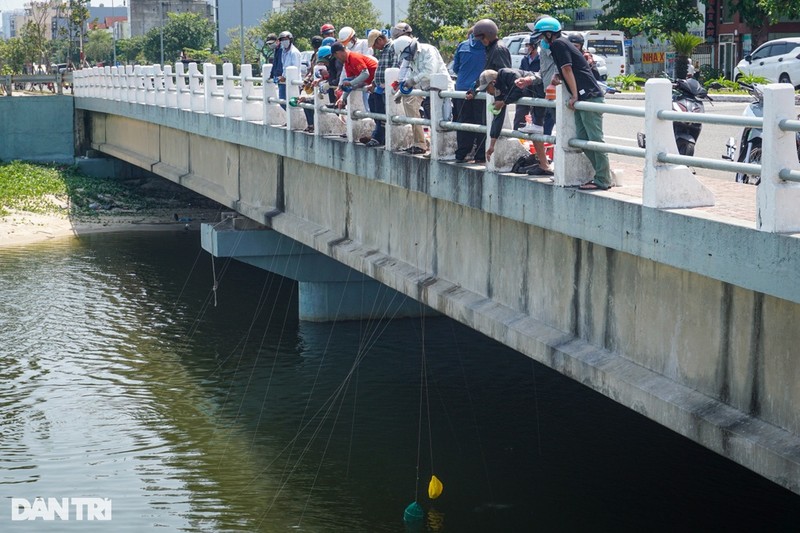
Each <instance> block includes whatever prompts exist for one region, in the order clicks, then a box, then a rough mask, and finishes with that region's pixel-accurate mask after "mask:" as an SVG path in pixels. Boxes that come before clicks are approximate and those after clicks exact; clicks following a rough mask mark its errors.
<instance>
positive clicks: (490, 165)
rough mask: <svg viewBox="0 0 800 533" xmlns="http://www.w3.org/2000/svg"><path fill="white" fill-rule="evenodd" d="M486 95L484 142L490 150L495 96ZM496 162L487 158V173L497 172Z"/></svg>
mask: <svg viewBox="0 0 800 533" xmlns="http://www.w3.org/2000/svg"><path fill="white" fill-rule="evenodd" d="M485 94H486V110H485V111H484V114H485V115H486V141H484V142H485V144H484V146H486V149H488V148H489V146H490V143H491V142H492V138H491V135H490V132H491V130H492V120H494V113H492V108H493V107H494V96H492V95H491V94H489V93H485ZM558 131H559V133H560V132H561V130H558ZM499 141H500V139H498V142H499ZM496 160H497V158H495V157H487V158H486V172H494V171H495V170H496V167H495V165H494V163H495V161H496Z"/></svg>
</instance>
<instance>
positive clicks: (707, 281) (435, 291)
mask: <svg viewBox="0 0 800 533" xmlns="http://www.w3.org/2000/svg"><path fill="white" fill-rule="evenodd" d="M76 107H77V108H78V109H80V110H81V112H82V113H84V114H85V116H86V119H87V120H86V121H85V124H87V132H88V136H89V138H90V141H91V144H92V146H93V147H94V148H95V149H97V150H99V151H102V152H104V153H106V154H108V155H111V156H113V157H116V158H119V159H122V160H124V161H127V162H128V163H131V164H134V165H137V166H139V167H142V168H146V169H148V170H151V171H153V172H155V173H157V174H159V175H162V176H164V177H166V178H168V179H171V180H173V181H176V182H178V183H181V184H183V185H185V186H187V187H189V188H191V189H193V190H195V191H197V192H200V193H202V194H204V195H206V196H208V197H210V198H212V199H214V200H216V201H218V202H220V203H222V204H224V205H227V206H229V207H230V208H231V209H232V210H235V211H237V212H239V213H241V214H242V215H244V216H246V217H247V218H249V219H251V220H252V221H255V222H257V223H260V224H264V225H265V226H266V227H267V228H270V229H271V230H272V231H270V230H263V229H262V230H253V231H238V230H236V229H235V228H233V227H229V228H225V227H224V226H219V227H217V228H210V229H209V231H208V235H207V236H208V238H209V239H211V241H213V242H214V243H215V244H214V245H215V246H218V247H219V249H221V247H222V246H223V245H230V246H229V247H228V248H226V250H228V251H227V252H226V253H229V254H231V255H234V256H237V255H238V256H239V257H240V258H242V260H247V261H251V262H255V261H260V262H261V264H267V263H268V262H269V261H274V260H275V258H276V257H277V254H278V251H277V249H278V248H280V246H281V242H282V241H281V239H285V238H287V237H288V238H289V239H291V240H292V242H296V243H299V245H302V246H303V247H304V248H303V250H304V251H303V254H305V255H308V256H313V255H314V254H319V255H323V256H325V257H326V258H331V259H333V260H335V261H336V262H338V263H340V264H342V265H345V266H346V267H349V268H350V269H352V270H353V271H355V272H357V273H359V274H360V275H364V276H366V277H369V278H371V279H373V280H377V281H379V282H380V283H381V284H383V285H386V286H388V287H391V288H392V289H394V290H396V291H398V292H400V293H402V294H404V295H407V296H409V297H411V298H413V299H414V300H416V301H419V302H423V303H425V304H426V305H427V306H429V307H431V308H432V309H435V310H437V311H439V312H441V313H444V314H446V315H448V316H450V317H452V318H455V319H456V320H459V321H460V322H462V323H465V324H467V325H469V326H470V327H473V328H474V329H476V330H478V331H481V332H483V333H485V334H486V335H488V336H490V337H492V338H494V339H496V340H498V341H500V342H502V343H504V344H506V345H508V346H511V347H512V348H514V349H516V350H518V351H520V352H521V353H523V354H526V355H528V356H529V357H532V358H534V359H536V360H537V361H540V362H542V363H544V364H546V365H548V366H550V367H552V368H555V369H556V370H558V371H560V372H562V373H563V374H565V375H567V376H570V377H572V378H574V379H576V380H578V381H580V382H581V383H584V384H585V385H587V386H589V387H591V388H593V389H594V390H597V391H599V392H601V393H603V394H605V395H607V396H609V397H611V398H613V399H615V400H616V401H618V402H620V403H622V404H624V405H626V406H628V407H629V408H631V409H633V410H635V411H637V412H639V413H641V414H643V415H644V416H647V417H648V418H650V419H652V420H655V421H657V422H658V423H661V424H663V425H665V426H666V427H669V428H671V429H673V430H675V431H677V432H679V433H680V434H682V435H685V436H687V437H688V438H691V439H693V440H694V441H696V442H698V443H700V444H703V445H704V446H706V447H708V448H710V449H712V450H715V451H717V452H718V453H720V454H722V455H724V456H726V457H728V458H730V459H732V460H734V461H736V462H738V463H740V464H742V465H745V466H747V467H748V468H750V469H752V470H754V471H756V472H759V473H761V474H762V475H764V476H766V477H768V478H769V479H772V480H773V481H775V482H776V483H779V484H781V485H783V486H785V487H787V488H788V489H790V490H793V491H795V492H798V493H800V409H798V408H797V406H798V405H800V355H799V354H800V350H798V348H797V347H798V346H800V331H798V328H797V327H796V324H797V323H798V319H799V318H800V240H798V238H797V236H795V235H790V234H780V233H769V232H764V231H756V229H754V228H755V219H756V201H755V196H756V188H755V187H751V186H742V185H736V184H734V183H732V182H719V181H716V180H702V181H703V183H704V184H705V185H707V186H708V187H709V188H711V189H713V190H714V192H715V193H716V194H717V199H716V205H715V206H714V207H695V208H689V209H655V208H650V207H644V206H643V205H642V203H643V202H642V199H641V196H642V184H641V182H642V178H640V177H639V176H641V174H640V173H641V170H639V169H636V168H632V167H630V166H629V165H624V164H623V165H621V166H623V167H624V168H625V174H624V181H623V183H624V186H623V187H618V188H614V189H611V190H610V191H605V192H594V193H592V192H583V191H578V190H576V189H572V188H565V187H559V186H555V185H553V184H551V183H549V181H547V180H544V179H536V178H529V177H527V176H519V175H511V174H504V173H496V172H485V169H483V168H475V167H470V166H464V165H457V164H454V163H451V162H446V161H431V160H428V159H425V158H423V157H421V156H409V155H405V154H400V153H394V152H391V151H388V150H375V149H370V148H367V147H365V146H361V145H357V144H353V143H348V142H345V140H343V139H340V138H338V137H336V138H325V137H322V136H319V135H316V136H313V135H307V134H303V133H300V132H290V131H287V130H286V129H283V128H276V127H265V126H264V125H263V124H259V123H258V122H257V121H256V122H248V121H243V120H239V119H232V118H226V117H221V116H215V115H208V114H203V113H196V112H190V111H185V110H179V109H170V108H162V107H158V106H147V105H141V104H135V103H126V102H114V101H108V100H104V99H98V98H86V97H82V98H76ZM648 138H649V137H648ZM611 159H612V161H614V156H613V154H612V155H611ZM616 166H620V165H619V164H617V165H616ZM701 179H702V178H701ZM276 235H278V238H277V239H276V238H274V237H275V236H276ZM270 236H272V237H270ZM270 239H272V240H271V241H270ZM245 241H246V243H247V245H246V246H245V245H243V244H242V243H244V242H245ZM237 243H238V244H237ZM237 246H238V247H237ZM245 248H247V251H245ZM309 272H311V273H312V274H311V275H313V272H314V269H309ZM320 281H324V280H320V279H315V280H313V283H319V282H320ZM317 287H319V286H317ZM487 364H491V358H490V354H487Z"/></svg>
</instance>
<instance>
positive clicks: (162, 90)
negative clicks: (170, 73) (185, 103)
mask: <svg viewBox="0 0 800 533" xmlns="http://www.w3.org/2000/svg"><path fill="white" fill-rule="evenodd" d="M168 66H169V65H164V68H166V67H168ZM153 85H154V86H155V89H156V101H155V105H157V106H158V107H166V105H167V93H166V90H167V84H166V76H165V74H164V70H163V69H162V68H161V65H153Z"/></svg>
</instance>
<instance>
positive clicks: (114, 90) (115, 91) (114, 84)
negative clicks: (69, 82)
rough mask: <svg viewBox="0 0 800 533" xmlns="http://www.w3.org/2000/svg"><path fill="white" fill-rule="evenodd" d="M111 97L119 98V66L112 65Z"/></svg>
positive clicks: (113, 98)
mask: <svg viewBox="0 0 800 533" xmlns="http://www.w3.org/2000/svg"><path fill="white" fill-rule="evenodd" d="M73 76H74V74H73ZM111 99H112V100H119V67H111Z"/></svg>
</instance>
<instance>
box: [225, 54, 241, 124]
mask: <svg viewBox="0 0 800 533" xmlns="http://www.w3.org/2000/svg"><path fill="white" fill-rule="evenodd" d="M237 79H241V78H240V77H237V76H234V75H233V63H225V64H223V65H222V94H223V97H222V98H223V100H222V112H223V114H224V115H225V116H226V117H231V118H239V117H241V116H242V100H241V94H242V91H241V87H237V86H236V83H235V81H236V80H237Z"/></svg>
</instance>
